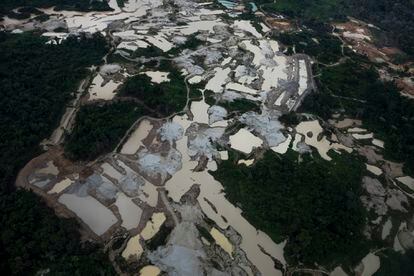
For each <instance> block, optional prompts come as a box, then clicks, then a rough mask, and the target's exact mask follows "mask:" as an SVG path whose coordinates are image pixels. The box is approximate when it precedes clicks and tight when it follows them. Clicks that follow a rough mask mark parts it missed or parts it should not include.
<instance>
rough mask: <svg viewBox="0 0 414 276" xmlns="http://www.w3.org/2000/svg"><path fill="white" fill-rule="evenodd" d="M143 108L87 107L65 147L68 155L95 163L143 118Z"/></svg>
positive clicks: (118, 104) (122, 105) (124, 104)
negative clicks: (94, 161)
mask: <svg viewBox="0 0 414 276" xmlns="http://www.w3.org/2000/svg"><path fill="white" fill-rule="evenodd" d="M148 113H149V112H148V111H146V110H145V109H144V108H143V107H142V106H141V105H138V104H136V103H130V102H113V103H109V104H102V105H101V104H91V105H84V106H82V107H81V109H80V110H79V112H78V114H77V116H76V124H75V128H74V129H73V131H72V133H71V134H70V135H69V136H68V138H67V142H66V144H65V154H66V155H67V156H68V157H69V158H70V159H73V160H93V159H95V158H96V157H98V156H99V155H101V154H105V153H108V152H110V151H112V150H113V149H114V148H115V146H116V145H117V143H118V142H119V141H120V140H121V138H122V137H123V135H125V132H126V131H127V130H128V129H129V128H130V127H131V125H132V124H133V123H134V122H135V121H136V120H137V119H138V118H139V117H141V116H143V115H146V114H148Z"/></svg>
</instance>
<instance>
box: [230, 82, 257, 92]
mask: <svg viewBox="0 0 414 276" xmlns="http://www.w3.org/2000/svg"><path fill="white" fill-rule="evenodd" d="M226 89H229V90H235V91H239V92H243V93H247V94H251V95H257V93H259V91H257V90H256V89H253V88H250V87H247V86H244V85H242V84H239V83H234V82H230V83H228V84H227V85H226Z"/></svg>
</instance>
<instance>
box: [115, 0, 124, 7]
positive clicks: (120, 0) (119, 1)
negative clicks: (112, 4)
mask: <svg viewBox="0 0 414 276" xmlns="http://www.w3.org/2000/svg"><path fill="white" fill-rule="evenodd" d="M116 3H117V4H118V7H120V8H123V7H125V0H116Z"/></svg>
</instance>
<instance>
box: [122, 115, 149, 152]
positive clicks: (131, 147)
mask: <svg viewBox="0 0 414 276" xmlns="http://www.w3.org/2000/svg"><path fill="white" fill-rule="evenodd" d="M151 129H152V124H151V122H150V121H148V120H142V121H141V122H140V123H139V126H138V127H137V129H135V130H134V132H133V133H132V134H131V136H130V137H129V138H128V140H127V142H126V143H125V144H124V145H123V146H122V149H121V153H122V154H135V153H136V152H137V151H138V149H139V148H140V147H141V146H144V144H142V140H143V139H145V138H146V137H147V136H148V134H149V133H150V131H151Z"/></svg>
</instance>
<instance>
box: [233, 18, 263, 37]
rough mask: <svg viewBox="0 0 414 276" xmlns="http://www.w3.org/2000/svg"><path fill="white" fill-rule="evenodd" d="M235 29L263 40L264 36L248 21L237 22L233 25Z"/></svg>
mask: <svg viewBox="0 0 414 276" xmlns="http://www.w3.org/2000/svg"><path fill="white" fill-rule="evenodd" d="M234 27H236V28H239V29H241V30H243V31H246V32H248V33H250V34H252V35H253V36H255V37H256V38H262V35H261V34H260V33H259V32H258V31H257V30H256V28H255V27H253V25H252V24H251V22H250V21H248V20H235V21H234V24H233V28H234Z"/></svg>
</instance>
